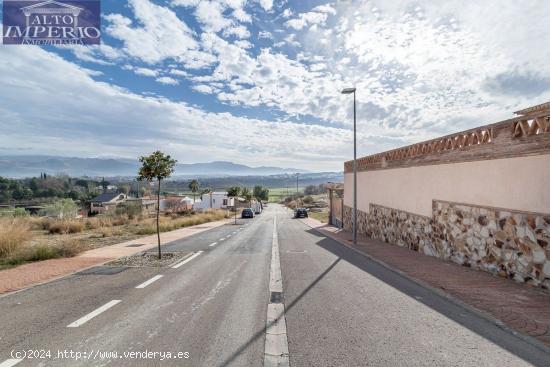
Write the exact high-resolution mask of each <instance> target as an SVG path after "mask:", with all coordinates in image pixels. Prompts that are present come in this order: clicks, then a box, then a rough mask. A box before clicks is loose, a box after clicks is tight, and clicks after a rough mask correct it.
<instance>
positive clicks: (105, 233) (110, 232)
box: [97, 227, 113, 238]
mask: <svg viewBox="0 0 550 367" xmlns="http://www.w3.org/2000/svg"><path fill="white" fill-rule="evenodd" d="M97 233H99V234H100V235H101V237H103V238H105V237H111V236H112V235H113V230H112V229H111V228H109V227H104V228H100V229H99V230H98V231H97Z"/></svg>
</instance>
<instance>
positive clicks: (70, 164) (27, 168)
mask: <svg viewBox="0 0 550 367" xmlns="http://www.w3.org/2000/svg"><path fill="white" fill-rule="evenodd" d="M138 168H139V161H138V160H136V159H127V158H77V157H60V156H43V155H21V156H3V157H0V176H3V177H12V178H21V177H37V176H40V173H41V172H44V173H47V174H49V175H55V174H66V175H69V176H72V177H81V176H90V177H101V176H106V177H134V176H136V175H137V171H138ZM290 173H307V171H305V170H301V169H295V168H280V167H265V166H261V167H250V166H246V165H244V164H237V163H232V162H225V161H216V162H209V163H192V164H177V165H176V169H175V172H174V175H173V176H174V177H178V176H181V177H191V176H197V177H201V176H210V177H214V176H216V177H220V176H254V175H258V176H262V175H277V174H290Z"/></svg>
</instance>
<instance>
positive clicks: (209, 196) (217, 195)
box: [194, 191, 234, 210]
mask: <svg viewBox="0 0 550 367" xmlns="http://www.w3.org/2000/svg"><path fill="white" fill-rule="evenodd" d="M233 200H234V199H233V198H232V197H229V195H228V194H227V192H226V191H214V192H210V193H206V194H202V195H201V200H200V201H197V202H196V203H195V205H194V208H195V209H196V210H208V209H227V208H231V207H233Z"/></svg>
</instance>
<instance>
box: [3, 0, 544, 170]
mask: <svg viewBox="0 0 550 367" xmlns="http://www.w3.org/2000/svg"><path fill="white" fill-rule="evenodd" d="M101 7H102V45H101V46H70V47H63V48H61V47H43V48H39V47H35V46H8V45H2V46H0V73H1V74H0V75H2V76H1V77H0V116H2V117H1V118H0V128H2V132H3V133H2V135H1V136H0V154H2V155H5V154H51V155H65V156H82V157H111V156H118V157H137V156H139V155H143V154H146V153H148V152H151V151H153V150H156V149H161V150H163V151H166V152H168V153H170V154H172V155H173V156H175V157H176V158H177V159H178V160H179V161H180V162H184V163H191V162H207V161H214V160H230V161H234V162H238V163H244V164H249V165H277V166H286V167H296V168H304V169H309V170H341V169H342V166H343V161H344V160H347V159H350V158H351V156H352V140H351V139H352V134H351V130H350V129H351V123H352V115H351V112H352V109H351V107H352V106H351V99H350V98H346V96H342V95H340V94H339V90H340V89H341V88H343V87H346V86H351V85H354V86H356V87H357V88H358V95H357V100H358V134H359V135H358V136H359V148H358V149H359V153H360V155H366V154H371V153H375V152H379V151H383V150H387V149H391V148H395V147H398V146H402V145H406V144H410V143H414V142H418V141H421V140H425V139H429V138H433V137H436V136H439V135H443V134H448V133H452V132H455V131H459V130H463V129H467V128H470V127H474V126H479V125H483V124H486V123H490V122H495V121H498V120H502V119H505V118H509V117H511V116H512V113H513V111H515V110H518V109H520V108H524V107H528V106H531V105H534V104H538V103H543V102H546V101H548V100H550V63H549V62H548V60H550V47H549V45H550V31H549V30H548V28H547V27H544V26H543V25H541V21H540V19H548V18H549V17H550V3H549V2H548V1H542V0H541V1H529V0H528V1H521V2H519V1H513V0H498V1H497V0H485V1H482V2H480V1H470V0H467V1H408V0H399V1H377V0H373V1H363V0H349V1H335V2H329V1H313V0H311V1H303V0H301V1H290V0H289V1H275V0H273V1H271V0H127V1H126V0H124V1H123V0H102V1H101ZM545 28H546V29H545Z"/></svg>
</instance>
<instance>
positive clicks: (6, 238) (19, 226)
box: [0, 219, 31, 258]
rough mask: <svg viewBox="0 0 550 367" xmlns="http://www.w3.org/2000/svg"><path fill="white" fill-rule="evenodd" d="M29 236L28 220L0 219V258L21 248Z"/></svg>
mask: <svg viewBox="0 0 550 367" xmlns="http://www.w3.org/2000/svg"><path fill="white" fill-rule="evenodd" d="M30 238H31V231H30V226H29V224H28V222H26V221H24V220H22V219H3V220H2V221H0V258H6V257H9V256H11V255H12V254H13V253H15V252H17V251H19V250H20V249H21V248H23V247H24V246H25V244H26V241H28V240H29V239H30Z"/></svg>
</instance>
